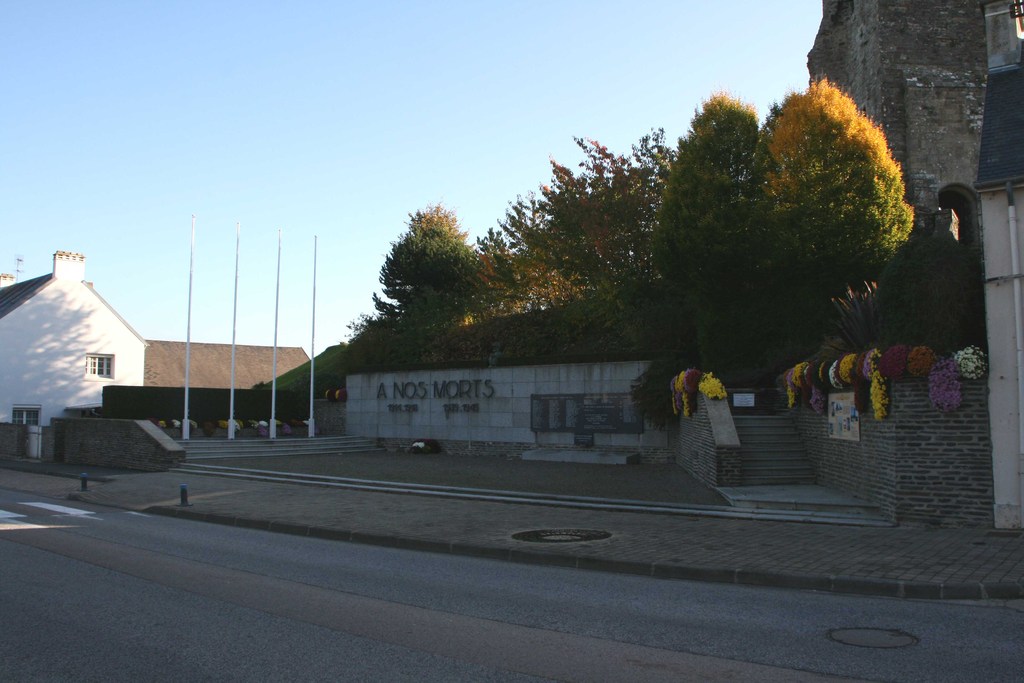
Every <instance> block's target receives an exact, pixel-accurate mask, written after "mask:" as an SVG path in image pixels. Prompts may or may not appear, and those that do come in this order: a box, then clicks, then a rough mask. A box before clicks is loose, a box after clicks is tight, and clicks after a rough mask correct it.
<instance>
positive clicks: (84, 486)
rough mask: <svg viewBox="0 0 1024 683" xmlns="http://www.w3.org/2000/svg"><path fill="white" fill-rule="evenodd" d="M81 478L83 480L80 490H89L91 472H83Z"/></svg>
mask: <svg viewBox="0 0 1024 683" xmlns="http://www.w3.org/2000/svg"><path fill="white" fill-rule="evenodd" d="M79 478H80V479H81V481H82V488H80V489H79V490H80V491H88V490H89V473H88V472H82V474H80V475H79Z"/></svg>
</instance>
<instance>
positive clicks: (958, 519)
mask: <svg viewBox="0 0 1024 683" xmlns="http://www.w3.org/2000/svg"><path fill="white" fill-rule="evenodd" d="M890 397H891V403H890V413H889V416H888V417H887V418H886V419H884V420H875V419H874V418H873V417H871V416H870V415H864V416H862V419H861V421H860V441H859V442H850V441H841V440H838V439H831V438H828V436H827V433H826V424H827V423H826V419H825V417H823V416H821V415H818V414H817V413H815V412H813V411H812V410H810V409H808V408H804V407H801V408H794V409H793V411H792V412H793V414H794V416H795V418H796V420H795V421H796V424H797V427H798V429H799V430H800V433H801V436H802V437H803V439H804V445H805V447H806V449H807V453H808V456H809V457H810V458H811V460H812V462H813V463H814V466H815V469H816V471H817V474H818V483H820V484H822V485H824V486H830V487H834V488H837V489H840V490H843V491H847V492H849V493H851V494H853V495H856V496H858V497H860V498H863V499H865V500H867V501H870V502H873V503H875V504H876V505H878V506H879V507H880V508H881V510H882V512H883V513H884V514H885V515H886V516H888V517H889V518H890V519H892V520H894V521H896V522H899V523H907V524H929V525H943V526H983V527H984V526H991V525H992V523H993V518H992V504H993V493H992V444H991V439H990V438H989V431H988V400H987V398H988V394H987V384H986V382H985V380H965V381H963V403H962V404H961V406H960V408H959V409H957V410H955V411H952V412H949V413H943V412H940V411H938V410H936V409H935V408H934V407H933V406H932V405H931V401H930V400H929V398H928V382H927V380H926V379H923V378H915V379H907V380H901V381H898V382H893V383H892V384H891V386H890Z"/></svg>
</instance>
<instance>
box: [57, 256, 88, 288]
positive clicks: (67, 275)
mask: <svg viewBox="0 0 1024 683" xmlns="http://www.w3.org/2000/svg"><path fill="white" fill-rule="evenodd" d="M53 279H54V280H76V281H77V282H81V281H82V280H84V279H85V255H84V254H76V253H74V252H72V251H58V252H57V253H56V254H54V255H53Z"/></svg>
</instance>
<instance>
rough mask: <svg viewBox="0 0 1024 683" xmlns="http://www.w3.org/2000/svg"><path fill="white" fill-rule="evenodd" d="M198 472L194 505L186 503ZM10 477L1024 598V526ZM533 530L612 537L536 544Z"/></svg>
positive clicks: (396, 536)
mask: <svg viewBox="0 0 1024 683" xmlns="http://www.w3.org/2000/svg"><path fill="white" fill-rule="evenodd" d="M182 483H187V484H188V491H189V502H190V503H191V506H190V507H182V506H180V505H179V501H180V495H179V493H180V484H182ZM0 487H5V488H15V489H18V490H24V491H32V492H35V493H38V494H39V495H47V496H52V497H63V498H67V497H70V498H72V499H77V500H82V501H86V502H90V503H97V504H101V505H110V506H116V507H120V508H126V509H132V510H140V511H141V510H146V511H149V512H151V513H157V514H166V515H173V516H178V517H184V518H189V519H196V520H204V521H210V522H219V523H224V524H233V525H236V526H245V527H251V528H259V529H268V530H271V531H279V532H286V533H293V534H300V535H307V536H314V537H320V538H329V539H337V540H349V541H358V542H364V543H374V544H378V545H385V546H392V547H398V548H410V549H416V550H429V551H435V552H447V553H458V554H465V555H472V556H478V557H487V558H493V559H499V560H505V561H514V562H532V563H541V564H550V565H558V566H565V567H575V568H579V569H594V570H603V571H615V572H626V573H633V574H643V575H648V576H654V577H661V578H676V579H695V580H706V581H718V582H727V583H737V584H751V585H770V586H781V587H790V588H802V589H813V590H823V591H834V592H844V593H859V594H869V595H886V596H893V597H908V598H944V599H985V598H999V599H1020V598H1024V535H1022V534H1021V533H1019V532H1006V531H996V530H991V529H933V528H919V527H893V528H875V527H853V526H831V525H825V524H808V523H795V522H775V521H754V520H744V519H722V518H713V517H699V516H675V515H660V514H644V513H637V512H621V511H598V510H580V509H570V508H556V507H546V506H538V505H525V504H515V503H499V502H489V501H468V500H454V499H443V498H429V497H422V496H411V495H401V494H390V493H371V492H364V491H353V490H341V489H328V488H323V487H316V486H301V485H297V484H275V483H266V482H258V481H246V480H230V479H224V478H219V477H211V476H203V475H196V474H184V473H175V472H169V473H138V474H136V473H133V474H118V475H116V476H113V477H111V478H109V479H108V480H107V481H103V482H91V483H90V487H89V489H90V490H89V491H87V492H80V491H78V488H79V486H78V481H77V480H75V479H66V478H62V477H53V476H46V475H42V474H35V473H25V472H18V471H12V470H8V469H0ZM533 529H597V530H604V531H608V532H610V533H611V537H610V538H608V539H606V540H601V541H586V542H574V543H528V542H523V541H517V540H515V539H513V538H512V535H513V534H514V533H517V532H520V531H528V530H533Z"/></svg>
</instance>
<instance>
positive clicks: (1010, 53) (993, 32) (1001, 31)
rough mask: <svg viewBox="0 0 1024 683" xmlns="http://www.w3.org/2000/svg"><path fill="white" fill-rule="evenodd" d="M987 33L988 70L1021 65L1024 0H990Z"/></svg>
mask: <svg viewBox="0 0 1024 683" xmlns="http://www.w3.org/2000/svg"><path fill="white" fill-rule="evenodd" d="M982 10H983V11H984V12H985V35H986V36H987V40H988V70H989V71H999V70H1002V69H1008V68H1011V67H1018V66H1020V44H1021V37H1022V34H1024V0H1012V2H1008V1H1007V0H995V1H993V0H988V1H986V2H983V3H982Z"/></svg>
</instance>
